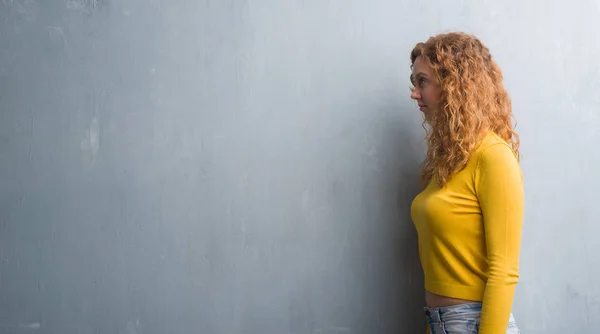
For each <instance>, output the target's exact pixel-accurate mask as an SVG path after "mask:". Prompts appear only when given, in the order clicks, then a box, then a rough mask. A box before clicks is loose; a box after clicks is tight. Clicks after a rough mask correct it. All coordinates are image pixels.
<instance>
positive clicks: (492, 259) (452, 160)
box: [410, 33, 524, 334]
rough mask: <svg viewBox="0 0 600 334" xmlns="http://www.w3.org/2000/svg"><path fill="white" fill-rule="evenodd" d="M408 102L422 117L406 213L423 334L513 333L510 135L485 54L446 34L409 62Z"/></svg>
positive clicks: (476, 43)
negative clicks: (418, 270)
mask: <svg viewBox="0 0 600 334" xmlns="http://www.w3.org/2000/svg"><path fill="white" fill-rule="evenodd" d="M410 60H411V63H412V66H411V68H412V75H411V82H412V84H413V86H414V87H413V88H412V94H411V98H412V99H414V100H415V101H416V102H417V104H418V105H419V108H420V109H421V111H422V112H423V114H424V119H425V124H426V126H425V128H426V129H427V136H426V139H427V146H428V147H427V155H426V158H425V161H424V162H423V164H422V167H421V181H422V183H423V191H422V192H421V193H420V194H419V195H417V197H416V198H415V199H414V201H413V204H412V206H411V215H412V218H413V221H414V224H415V227H416V229H417V234H418V239H419V256H420V259H421V264H422V267H423V272H424V275H425V301H426V304H427V307H425V308H424V311H425V315H426V316H427V321H428V324H429V326H428V332H430V333H432V334H459V333H460V334H463V333H479V334H505V333H511V334H512V333H519V329H518V328H517V324H516V323H515V320H514V318H513V315H512V304H513V298H514V293H515V287H516V284H517V281H518V279H519V253H520V243H521V226H522V220H523V211H524V203H523V202H524V194H523V184H522V175H521V169H520V167H519V161H518V158H519V137H518V135H517V133H516V132H515V130H514V129H513V126H512V122H511V120H512V110H511V102H510V99H509V96H508V94H507V92H506V90H505V89H504V86H503V84H502V73H501V71H500V69H499V68H498V65H497V64H496V63H495V62H494V60H493V59H492V56H491V55H490V51H489V49H488V48H487V47H485V46H484V45H483V44H482V43H481V41H480V40H478V39H477V38H475V37H473V36H471V35H468V34H465V33H448V34H441V35H437V36H434V37H431V38H430V39H429V40H427V41H426V42H425V43H419V44H417V45H416V46H415V48H414V49H413V50H412V52H411V55H410Z"/></svg>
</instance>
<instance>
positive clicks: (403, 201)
mask: <svg viewBox="0 0 600 334" xmlns="http://www.w3.org/2000/svg"><path fill="white" fill-rule="evenodd" d="M413 109H414V108H412V107H411V106H409V105H407V104H403V105H401V106H400V107H399V106H398V104H394V103H391V104H390V105H388V106H384V107H383V108H381V109H380V110H379V111H380V112H381V113H383V114H384V116H383V117H380V118H379V121H380V122H381V124H379V125H378V126H377V130H378V132H379V133H377V140H378V141H379V143H378V145H377V146H378V147H379V148H380V150H379V152H378V158H379V165H378V166H379V169H380V170H379V171H378V172H377V173H374V174H373V175H372V176H371V177H373V182H374V183H375V184H374V185H373V187H372V188H371V189H374V190H373V192H372V193H371V192H367V193H368V194H367V195H366V196H373V197H374V200H371V201H369V203H372V204H371V205H373V206H374V207H372V208H368V209H367V211H368V215H370V216H372V217H376V218H375V219H372V220H371V219H370V217H366V219H367V221H370V223H371V225H370V226H369V227H368V234H369V236H370V237H369V241H368V243H369V245H368V246H367V247H368V248H369V250H368V253H369V255H370V256H373V257H374V258H372V259H370V260H369V263H370V265H371V266H372V268H369V270H365V273H364V274H363V275H365V277H364V282H366V283H367V285H368V286H367V287H366V290H367V293H369V292H370V293H371V295H367V296H368V297H367V301H368V302H370V303H373V304H374V305H375V306H374V314H375V315H377V319H375V323H374V324H373V327H372V328H371V331H370V332H372V333H375V332H376V333H423V332H425V326H426V324H425V317H424V315H423V312H422V309H423V306H424V283H423V275H422V270H421V265H420V262H419V254H418V243H417V234H416V230H415V228H414V225H413V222H412V219H411V215H410V206H411V203H412V201H413V199H414V197H415V196H416V195H417V194H418V193H419V192H420V184H419V165H420V163H421V160H422V158H423V154H421V151H422V149H423V148H424V146H422V145H419V143H422V142H423V138H424V130H423V129H422V127H421V120H420V119H419V116H418V114H415V111H413ZM368 164H370V163H368ZM375 223H376V224H375ZM371 236H372V237H371ZM366 275H368V276H366Z"/></svg>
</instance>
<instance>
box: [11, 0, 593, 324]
mask: <svg viewBox="0 0 600 334" xmlns="http://www.w3.org/2000/svg"><path fill="white" fill-rule="evenodd" d="M511 16H512V17H511ZM593 22H599V23H593ZM453 29H459V30H466V31H468V32H472V33H475V34H477V35H478V36H480V37H481V38H482V39H483V40H484V42H485V43H486V44H488V45H489V46H490V48H491V49H492V52H493V53H494V55H495V57H496V59H497V60H498V62H499V63H500V65H501V66H502V68H503V69H504V72H505V75H506V85H507V87H508V89H509V91H510V93H511V95H512V98H513V101H514V109H515V113H516V117H517V119H518V122H519V123H518V130H519V131H520V133H521V136H522V141H523V142H522V151H523V163H522V165H523V170H524V175H525V178H526V192H527V204H526V220H525V227H524V239H523V250H522V276H521V277H522V278H521V283H520V284H519V287H518V289H517V296H516V298H515V304H514V312H515V315H516V317H517V320H518V321H519V323H520V326H521V329H522V331H523V332H524V333H529V334H536V333H544V334H552V333H567V332H568V333H582V334H585V333H595V332H597V328H599V327H600V316H599V315H598V314H599V312H600V280H598V276H599V275H600V269H599V268H600V256H598V255H597V254H598V253H599V252H600V238H598V237H597V235H598V233H599V232H600V226H598V225H597V224H595V223H597V221H598V219H597V217H598V216H600V205H598V204H597V203H596V202H597V201H596V199H595V196H596V192H597V189H598V188H599V187H600V175H598V169H599V168H598V166H599V165H600V149H597V148H596V147H597V144H598V142H599V141H600V130H599V129H600V120H599V116H598V115H599V111H598V109H599V108H600V94H599V93H598V92H599V91H600V67H599V65H598V62H597V60H598V59H600V42H598V37H597V34H598V33H597V32H598V31H600V5H598V3H597V1H592V0H582V1H577V2H565V1H543V2H542V1H540V0H538V1H526V2H522V1H517V0H511V1H503V2H502V3H500V2H490V3H488V2H487V1H486V2H483V1H475V0H471V1H461V2H460V5H459V4H452V5H450V4H447V2H446V1H441V0H439V1H433V2H421V3H416V2H414V1H391V0H375V1H357V0H352V1H348V0H345V1H342V0H334V1H322V0H321V1H320V0H313V1H277V0H263V1H243V0H237V1H234V0H218V1H209V0H205V1H198V0H188V1H183V0H180V1H164V0H119V1H116V0H115V1H112V2H111V1H108V0H43V1H42V0H37V1H36V0H0V332H2V333H61V334H70V333H84V334H87V333H126V334H141V333H144V334H150V333H161V334H162V333H207V334H211V333H249V334H254V333H257V334H258V333H323V334H325V333H421V332H422V330H423V328H424V322H423V316H422V314H421V311H420V310H421V307H422V305H423V301H422V297H423V290H422V284H423V282H422V274H421V269H420V267H419V263H418V258H417V251H416V246H417V245H416V240H415V232H414V229H413V226H412V222H411V221H410V217H409V211H408V207H409V205H410V202H411V201H412V198H413V196H414V195H415V194H416V193H417V192H418V185H417V174H418V171H417V168H418V164H419V163H420V160H421V159H422V157H423V150H424V145H423V142H422V137H423V130H422V128H421V125H420V124H421V119H420V112H419V111H418V110H417V109H416V108H415V106H414V104H413V103H412V102H411V101H410V100H409V97H408V95H409V90H408V87H409V82H408V75H409V68H408V64H409V62H408V52H409V51H410V48H411V47H412V46H413V45H414V43H416V42H417V41H419V40H423V39H425V38H427V37H428V36H430V35H431V34H434V33H437V32H442V31H448V30H453Z"/></svg>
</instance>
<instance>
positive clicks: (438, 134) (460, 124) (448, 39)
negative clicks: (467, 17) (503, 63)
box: [410, 32, 519, 186]
mask: <svg viewBox="0 0 600 334" xmlns="http://www.w3.org/2000/svg"><path fill="white" fill-rule="evenodd" d="M418 57H422V59H423V60H424V61H425V62H426V63H427V64H428V65H429V66H430V68H431V69H432V72H433V73H434V75H435V76H436V79H437V80H438V82H439V83H440V86H441V91H442V92H441V96H440V98H441V99H440V106H441V107H440V110H439V112H437V113H435V114H434V115H432V119H430V120H429V121H426V122H427V123H428V124H429V128H430V129H429V130H427V128H426V131H427V135H426V141H427V155H426V157H425V160H424V161H423V163H422V165H421V182H422V183H423V185H426V184H428V183H429V182H430V181H431V180H433V179H435V180H437V182H438V183H439V185H440V186H444V185H445V184H447V182H448V181H450V179H451V177H452V174H454V173H456V172H459V171H460V170H462V169H463V168H464V167H465V166H466V165H467V162H468V161H469V158H470V155H471V154H472V153H473V151H474V150H475V149H476V148H477V145H478V144H479V143H480V141H481V140H482V139H483V136H485V133H486V132H487V131H489V130H491V131H493V132H494V133H496V134H497V135H498V136H499V137H501V138H502V139H504V140H505V141H506V142H507V143H508V144H509V145H510V146H511V148H512V150H513V152H514V154H515V156H516V157H517V159H518V158H519V136H518V134H517V133H516V131H515V130H514V127H513V124H512V119H513V115H512V104H511V101H510V97H509V96H508V93H507V91H506V89H505V88H504V85H503V83H502V79H503V76H502V72H501V70H500V68H499V67H498V65H497V64H496V62H495V61H494V60H493V59H492V56H491V54H490V51H489V49H488V48H487V47H486V46H485V45H483V43H482V42H481V41H480V40H479V39H477V38H476V37H474V36H472V35H468V34H466V33H462V32H452V33H446V34H440V35H436V36H433V37H430V38H429V39H428V40H427V41H426V42H424V43H418V44H417V45H416V46H415V47H414V49H413V50H412V52H411V54H410V60H411V64H413V65H414V63H415V60H416V59H417V58H418ZM423 126H424V127H425V122H424V124H423Z"/></svg>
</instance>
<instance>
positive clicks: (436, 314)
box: [423, 302, 482, 322]
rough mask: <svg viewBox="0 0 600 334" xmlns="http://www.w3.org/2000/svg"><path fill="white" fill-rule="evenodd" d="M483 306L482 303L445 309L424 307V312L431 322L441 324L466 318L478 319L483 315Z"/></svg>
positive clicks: (445, 307) (446, 307)
mask: <svg viewBox="0 0 600 334" xmlns="http://www.w3.org/2000/svg"><path fill="white" fill-rule="evenodd" d="M481 306H482V304H481V303H480V302H472V303H465V304H459V305H452V306H444V307H424V308H423V312H424V313H425V315H426V316H427V320H428V321H429V322H441V321H448V320H452V319H456V318H460V319H464V318H465V317H473V318H478V317H479V316H480V314H481Z"/></svg>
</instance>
